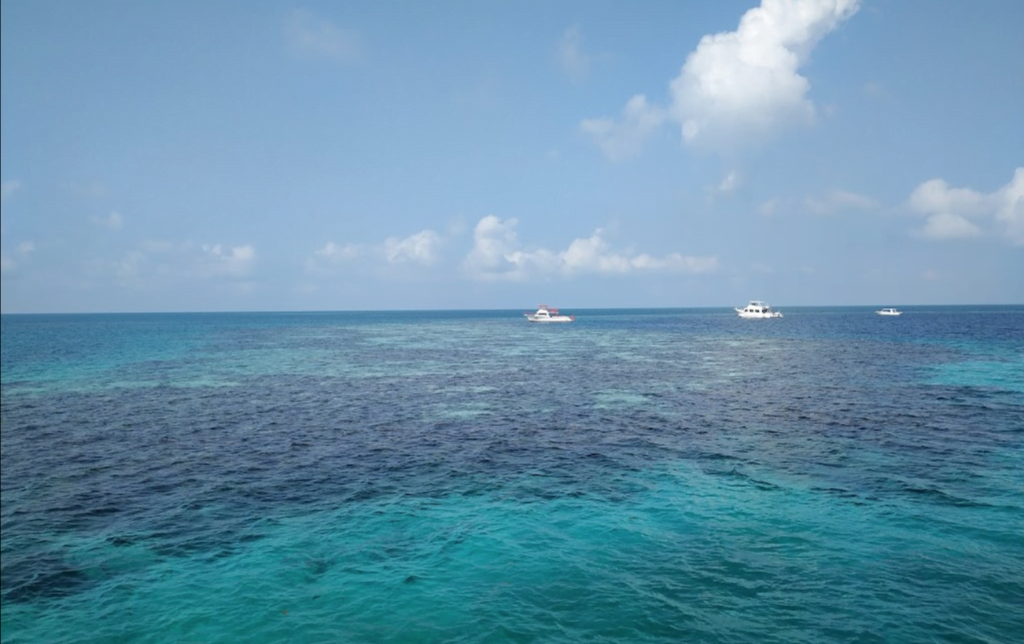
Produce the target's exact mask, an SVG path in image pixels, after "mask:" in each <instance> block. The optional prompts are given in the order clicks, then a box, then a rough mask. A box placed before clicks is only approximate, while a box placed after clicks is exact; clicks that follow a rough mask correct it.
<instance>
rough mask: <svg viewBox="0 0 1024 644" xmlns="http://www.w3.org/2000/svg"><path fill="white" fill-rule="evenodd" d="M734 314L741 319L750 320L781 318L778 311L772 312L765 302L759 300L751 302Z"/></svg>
mask: <svg viewBox="0 0 1024 644" xmlns="http://www.w3.org/2000/svg"><path fill="white" fill-rule="evenodd" d="M736 313H738V314H739V316H740V317H741V318H751V319H765V318H781V317H782V313H780V312H779V311H773V310H772V307H770V306H768V304H767V303H766V302H762V301H760V300H751V301H750V303H749V304H747V305H746V306H745V307H743V308H742V309H736Z"/></svg>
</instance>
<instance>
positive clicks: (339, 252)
mask: <svg viewBox="0 0 1024 644" xmlns="http://www.w3.org/2000/svg"><path fill="white" fill-rule="evenodd" d="M442 242H443V238H442V237H441V235H439V234H438V233H436V232H434V231H433V230H429V229H427V230H422V231H420V232H418V233H414V234H412V235H409V236H408V237H406V238H404V239H400V238H398V237H388V238H387V239H385V240H384V242H383V243H381V244H344V245H342V244H337V243H335V242H333V241H330V242H327V244H325V245H324V247H323V248H321V249H319V250H317V251H315V252H314V253H313V256H312V257H311V258H309V259H308V260H306V269H307V270H309V271H313V272H315V271H317V270H319V269H322V268H324V267H325V266H327V265H338V264H344V263H351V262H354V261H355V260H359V259H364V258H365V259H368V260H372V261H375V262H386V263H388V264H406V263H412V264H420V265H423V266H430V265H432V264H434V263H436V262H437V260H438V255H437V252H438V249H439V248H440V246H441V244H442Z"/></svg>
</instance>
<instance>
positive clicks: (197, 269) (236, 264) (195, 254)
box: [86, 241, 256, 286]
mask: <svg viewBox="0 0 1024 644" xmlns="http://www.w3.org/2000/svg"><path fill="white" fill-rule="evenodd" d="M255 263H256V249H255V248H254V247H253V246H252V245H251V244H243V245H241V246H227V245H223V244H195V243H192V242H183V243H174V242H168V241H146V242H143V243H141V244H140V245H139V246H138V247H136V248H134V249H132V250H130V251H128V252H127V253H126V254H125V255H124V256H123V257H122V258H121V259H120V260H116V261H92V262H88V263H87V266H86V269H87V272H88V273H90V274H92V275H104V274H113V275H114V276H116V277H117V279H118V280H119V281H121V282H122V283H124V284H130V285H143V286H144V285H148V284H150V283H152V282H154V281H156V282H161V281H171V282H175V281H188V280H194V279H201V280H209V279H217V278H224V279H231V280H235V279H239V278H244V277H247V276H249V275H250V274H251V273H252V271H253V269H254V268H255Z"/></svg>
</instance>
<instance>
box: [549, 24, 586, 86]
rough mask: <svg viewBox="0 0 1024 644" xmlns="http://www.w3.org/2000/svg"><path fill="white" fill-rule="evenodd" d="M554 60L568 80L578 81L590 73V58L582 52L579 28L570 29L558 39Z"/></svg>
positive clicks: (581, 37) (581, 36)
mask: <svg viewBox="0 0 1024 644" xmlns="http://www.w3.org/2000/svg"><path fill="white" fill-rule="evenodd" d="M555 59H556V60H557V61H558V66H559V67H560V68H561V69H562V71H563V72H565V73H566V74H567V75H568V76H569V77H570V78H573V79H574V80H579V79H581V78H583V77H585V76H586V75H587V73H588V72H589V71H590V63H591V57H590V56H589V55H587V54H586V53H584V51H583V35H582V34H581V33H580V30H579V28H577V27H570V28H568V29H566V30H565V32H564V33H563V34H562V37H561V38H559V39H558V47H557V49H556V54H555Z"/></svg>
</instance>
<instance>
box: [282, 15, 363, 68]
mask: <svg viewBox="0 0 1024 644" xmlns="http://www.w3.org/2000/svg"><path fill="white" fill-rule="evenodd" d="M285 34H286V35H287V37H288V42H289V44H290V45H291V47H292V49H293V50H294V51H295V52H297V53H299V54H302V55H304V56H314V57H319V58H327V59H330V60H333V61H335V62H339V63H351V62H354V61H356V60H358V58H359V53H360V48H361V47H360V43H359V38H358V36H357V35H356V34H355V33H354V32H351V31H347V30H344V29H340V28H338V27H336V26H334V25H333V24H331V23H330V22H328V21H326V20H320V19H318V18H316V17H314V16H313V15H312V14H310V13H309V12H306V11H295V12H293V13H292V15H291V16H290V17H289V18H288V23H287V25H286V26H285Z"/></svg>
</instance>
